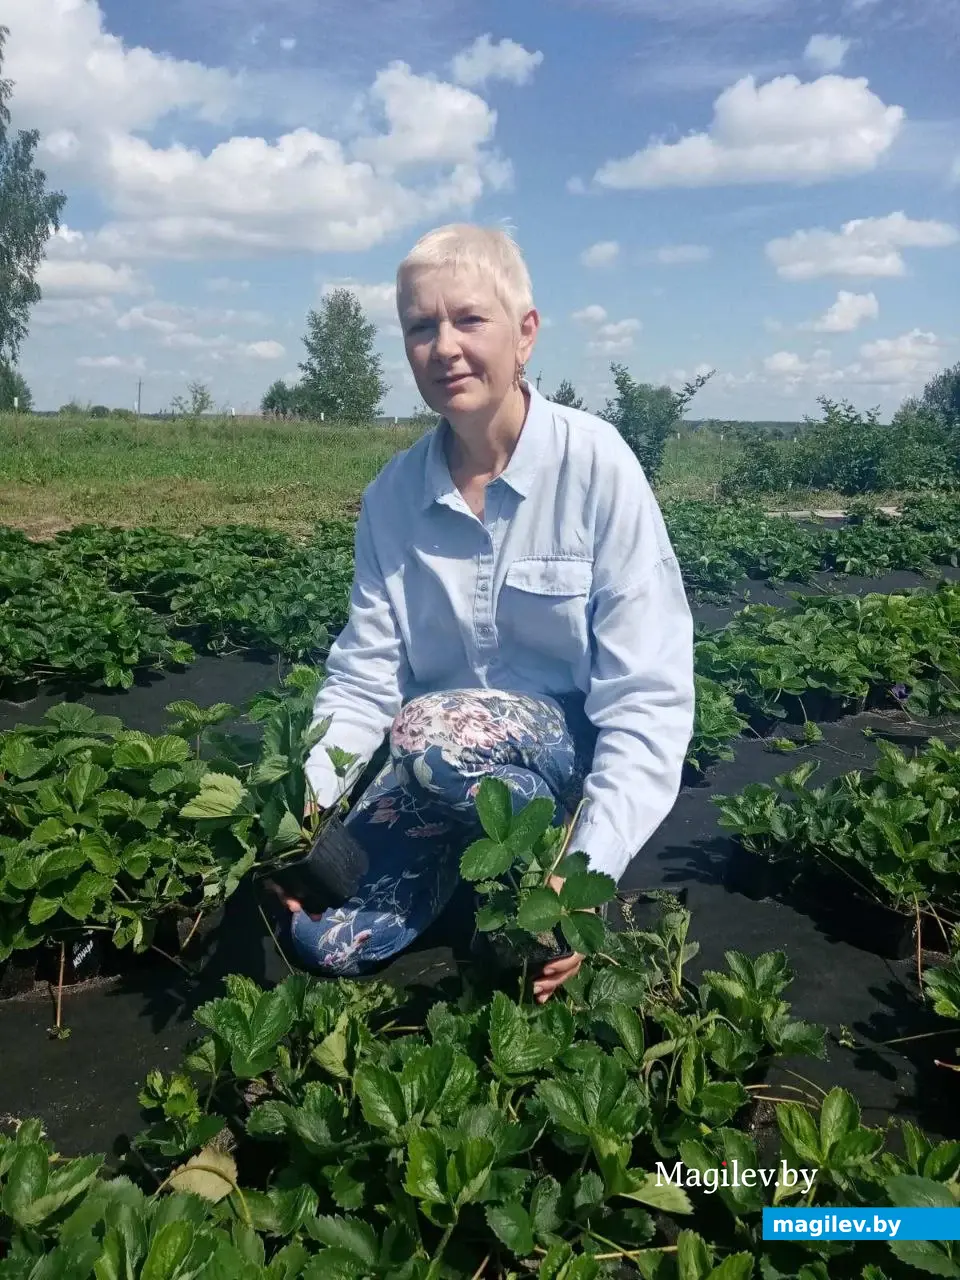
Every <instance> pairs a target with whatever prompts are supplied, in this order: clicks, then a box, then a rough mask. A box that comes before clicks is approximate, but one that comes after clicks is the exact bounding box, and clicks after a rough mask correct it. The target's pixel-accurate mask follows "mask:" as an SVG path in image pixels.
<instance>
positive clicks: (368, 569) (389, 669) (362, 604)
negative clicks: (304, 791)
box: [306, 488, 409, 809]
mask: <svg viewBox="0 0 960 1280" xmlns="http://www.w3.org/2000/svg"><path fill="white" fill-rule="evenodd" d="M369 493H370V489H369V488H368V489H367V490H366V492H365V493H364V496H363V503H362V505H361V509H360V518H359V520H358V521H357V529H356V535H355V538H354V552H355V561H356V567H355V570H354V578H353V587H352V589H351V593H350V613H349V617H348V619H347V625H346V626H345V627H344V629H343V631H341V633H340V635H339V636H338V637H337V639H336V640H335V641H334V643H333V645H332V647H331V649H330V654H329V657H328V658H327V661H326V670H327V678H326V681H325V682H324V684H323V686H322V687H321V689H320V691H319V693H318V695H317V699H316V702H315V704H314V720H313V723H314V724H318V723H320V722H321V721H322V720H325V719H326V718H327V717H328V716H329V717H330V718H331V719H330V726H329V728H328V730H327V732H326V734H325V735H324V736H323V738H321V740H320V741H319V742H318V743H317V745H316V746H315V747H314V748H313V750H312V751H311V753H310V756H309V758H308V760H307V765H306V775H307V783H308V792H312V794H313V797H314V798H315V802H316V806H317V807H319V808H321V809H327V808H329V807H330V806H331V805H333V804H334V803H336V801H337V800H338V799H339V798H340V797H341V796H342V795H344V794H345V793H346V792H348V791H349V790H350V788H351V787H352V786H353V784H354V782H356V780H357V778H358V777H359V776H360V774H361V773H362V772H363V770H364V768H365V767H366V765H367V763H368V762H369V760H370V758H371V757H372V756H373V754H374V752H375V751H376V750H377V748H378V747H379V746H380V744H381V743H382V741H383V737H384V734H385V733H387V731H388V730H389V728H390V726H391V724H392V723H393V720H394V718H395V717H396V715H397V713H398V712H399V710H400V706H401V703H402V701H403V687H404V681H405V678H406V675H407V672H408V670H409V667H408V663H407V657H406V649H405V646H404V642H403V637H402V636H401V634H400V629H399V626H398V625H397V619H396V614H395V613H394V610H393V606H392V605H391V603H390V599H389V596H388V594H387V588H386V583H385V582H384V578H383V573H382V571H381V568H380V563H379V561H378V559H377V553H376V547H375V544H374V539H373V530H372V526H371V519H373V518H375V517H371V514H370V509H369V504H368V495H369ZM327 747H339V748H340V749H341V750H342V751H345V752H348V753H350V754H351V755H353V754H355V755H356V756H357V759H356V760H355V761H354V763H353V764H352V765H351V766H350V767H349V769H348V770H347V773H346V775H345V776H344V777H343V778H340V777H338V776H337V773H336V771H335V769H334V767H333V764H332V762H331V760H330V757H329V756H328V754H327V750H326V748H327Z"/></svg>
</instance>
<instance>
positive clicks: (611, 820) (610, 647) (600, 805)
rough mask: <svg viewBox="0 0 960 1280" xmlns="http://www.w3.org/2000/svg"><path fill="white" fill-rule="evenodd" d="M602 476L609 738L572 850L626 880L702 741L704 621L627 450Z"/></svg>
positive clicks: (596, 711)
mask: <svg viewBox="0 0 960 1280" xmlns="http://www.w3.org/2000/svg"><path fill="white" fill-rule="evenodd" d="M603 470H604V475H602V476H601V477H600V480H601V483H602V496H601V497H600V498H599V499H598V508H597V538H596V545H595V553H594V595H593V600H592V608H591V615H592V616H591V631H592V649H593V652H592V663H591V679H590V687H589V690H588V691H587V697H586V704H585V710H586V712H587V715H588V716H589V718H590V720H591V721H592V723H593V724H594V725H595V727H596V728H597V730H598V737H597V743H596V748H595V751H594V757H593V764H592V769H591V772H590V773H589V775H588V776H587V778H586V780H585V782H584V797H585V799H586V801H587V804H586V805H585V806H584V810H583V812H582V815H581V818H580V820H579V822H578V823H577V827H576V829H575V831H574V834H573V838H572V840H571V842H570V848H571V849H577V850H580V851H581V852H583V853H585V854H587V856H588V858H589V860H590V865H591V867H593V868H594V869H595V870H597V871H605V872H606V873H607V874H608V875H611V876H613V878H614V879H615V880H619V879H620V877H621V876H622V875H623V873H624V871H625V870H626V868H627V866H628V865H629V863H630V861H631V859H632V858H633V857H634V855H635V854H636V853H637V851H638V850H639V849H640V848H642V846H643V845H644V844H645V843H646V842H647V840H649V839H650V837H651V836H652V835H653V833H654V831H656V829H657V827H659V825H660V824H661V822H663V820H664V818H666V816H667V814H668V813H669V812H670V810H671V809H672V808H673V805H674V803H675V802H676V798H677V794H678V792H679V790H680V776H681V773H682V770H683V763H684V759H685V758H686V753H687V750H688V748H689V744H690V738H691V735H692V733H693V716H694V681H693V619H692V616H691V613H690V606H689V604H688V602H687V597H686V592H685V590H684V585H683V580H682V578H681V575H680V569H679V566H678V564H677V561H676V557H675V555H674V553H673V548H672V546H671V545H670V541H669V536H668V534H667V530H666V526H665V524H664V521H663V517H662V515H661V513H660V509H659V507H658V505H657V502H656V498H655V497H654V495H653V492H652V490H651V488H650V486H649V484H648V482H647V480H646V477H645V476H644V474H643V470H642V468H641V467H640V464H639V463H638V462H637V460H636V458H635V457H634V456H633V454H632V453H631V451H630V450H629V448H628V447H627V446H626V444H625V443H624V444H622V448H621V447H620V442H619V441H618V442H615V444H614V447H613V448H612V449H611V450H610V451H609V455H608V457H607V459H606V465H605V466H604V468H603Z"/></svg>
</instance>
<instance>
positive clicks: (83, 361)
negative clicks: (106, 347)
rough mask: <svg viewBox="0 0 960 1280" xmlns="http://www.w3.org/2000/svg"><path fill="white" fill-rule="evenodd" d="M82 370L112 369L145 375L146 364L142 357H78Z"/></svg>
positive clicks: (78, 364)
mask: <svg viewBox="0 0 960 1280" xmlns="http://www.w3.org/2000/svg"><path fill="white" fill-rule="evenodd" d="M77 366H78V367H79V368H80V369H112V370H115V371H120V370H123V371H124V372H125V373H143V371H144V369H145V368H146V363H145V361H144V359H143V357H142V356H78V357H77Z"/></svg>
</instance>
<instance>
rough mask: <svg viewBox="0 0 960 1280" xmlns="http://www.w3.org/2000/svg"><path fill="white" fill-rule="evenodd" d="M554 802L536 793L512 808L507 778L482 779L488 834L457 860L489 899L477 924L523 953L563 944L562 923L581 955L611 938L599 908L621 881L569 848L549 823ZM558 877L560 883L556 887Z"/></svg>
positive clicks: (480, 808) (480, 810)
mask: <svg viewBox="0 0 960 1280" xmlns="http://www.w3.org/2000/svg"><path fill="white" fill-rule="evenodd" d="M555 809H556V806H555V805H554V803H553V801H552V800H547V799H537V800H532V801H531V802H530V803H529V804H527V805H525V806H524V807H523V808H522V809H521V810H520V811H519V812H518V813H516V814H515V813H513V808H512V798H511V792H510V789H509V787H508V786H507V785H506V783H505V782H502V781H501V780H500V779H499V778H485V779H484V780H483V782H482V784H481V786H480V790H479V793H478V795H477V814H478V816H479V818H480V821H481V823H482V825H483V829H484V832H485V836H484V838H482V839H480V840H476V841H474V843H473V844H471V845H470V846H469V848H468V849H467V850H466V851H465V852H464V854H463V856H462V858H461V860H460V874H461V875H462V876H463V878H464V880H467V881H469V882H471V883H472V884H473V885H474V888H475V890H476V892H477V893H478V894H479V895H480V896H481V897H482V898H484V899H486V902H485V905H484V906H483V907H482V908H481V909H480V911H479V912H478V913H477V928H478V930H479V931H480V932H481V933H486V934H490V935H492V936H493V937H494V938H495V939H496V940H497V941H501V942H503V943H505V944H506V946H507V947H508V948H511V949H513V951H514V952H515V954H516V955H517V956H519V957H520V958H521V959H522V958H525V957H526V958H532V957H533V956H534V955H536V956H538V957H539V955H540V952H541V950H543V951H544V958H545V957H546V956H549V955H550V954H551V953H555V952H557V951H559V949H560V939H558V938H557V936H556V934H555V930H556V929H557V928H558V927H559V929H560V932H561V935H562V938H563V940H565V942H566V943H567V944H568V947H569V949H570V950H572V951H579V952H581V954H583V955H592V954H593V953H594V952H597V951H600V950H601V949H602V947H603V944H604V941H605V939H606V934H607V930H606V927H605V925H604V922H603V920H602V918H601V917H600V916H598V915H596V914H595V911H596V908H598V907H603V906H604V905H605V904H606V903H608V902H610V901H611V899H612V898H613V897H614V895H615V894H616V888H617V886H616V882H615V881H614V880H613V879H612V878H611V877H610V876H607V875H603V874H601V873H600V872H598V871H590V870H589V869H588V866H587V859H586V858H585V857H584V855H583V854H581V853H572V854H567V853H566V849H565V842H564V831H563V829H562V828H561V827H558V826H554V825H552V824H553V818H554V813H555ZM554 879H557V880H559V881H562V882H563V883H562V887H560V888H559V891H558V890H556V889H554V888H553V887H551V883H550V882H551V880H554ZM534 941H535V944H536V945H535V944H534Z"/></svg>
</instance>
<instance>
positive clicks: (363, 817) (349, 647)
mask: <svg viewBox="0 0 960 1280" xmlns="http://www.w3.org/2000/svg"><path fill="white" fill-rule="evenodd" d="M397 306H398V311H399V315H400V321H401V325H402V328H403V335H404V343H405V346H406V353H407V358H408V360H409V362H410V367H411V369H412V371H413V375H414V378H415V380H416V383H417V387H418V388H419V390H420V393H421V395H422V396H423V398H424V400H425V401H426V402H427V404H428V405H429V406H430V407H431V408H432V409H434V410H435V411H436V412H437V413H438V414H440V415H442V418H441V421H440V423H439V425H438V426H437V428H436V429H435V430H434V431H432V432H430V433H428V434H427V435H425V436H424V437H423V438H422V439H421V440H419V441H417V443H416V444H414V445H413V446H411V448H409V449H407V450H405V451H404V452H402V453H399V454H397V455H396V456H395V457H393V458H392V459H391V460H390V462H389V463H387V465H386V466H385V467H384V469H383V470H382V471H381V472H380V474H379V475H378V476H377V477H376V479H375V480H374V481H373V482H372V483H371V484H370V485H369V486H368V487H367V489H366V490H365V492H364V495H363V503H362V509H361V513H360V517H359V522H358V525H357V532H356V570H355V578H354V583H353V590H352V595H351V601H350V614H349V620H348V622H347V625H346V627H345V629H344V630H343V632H342V633H341V634H340V636H339V638H338V639H337V641H336V643H335V644H334V645H333V647H332V649H331V652H330V656H329V659H328V662H327V673H328V674H327V680H326V683H325V684H324V686H323V688H322V689H321V690H320V693H319V696H318V698H317V702H316V720H317V721H318V722H319V721H320V720H322V719H325V718H326V717H328V716H329V717H330V718H331V722H330V727H329V729H328V731H327V734H326V736H325V737H324V738H323V739H322V741H321V742H320V743H319V744H318V746H317V747H316V748H315V749H314V751H313V753H312V754H311V757H310V759H309V761H308V765H307V776H308V780H309V783H310V785H311V787H312V789H313V793H314V795H315V796H316V799H317V804H318V806H319V807H321V808H324V809H325V808H327V807H329V806H331V805H333V804H334V803H335V802H336V801H337V799H338V798H339V797H340V796H342V795H343V794H344V793H345V792H346V791H348V790H349V789H350V788H351V787H352V786H353V784H354V783H355V782H356V780H357V777H358V776H359V774H360V773H361V771H362V769H363V767H364V766H365V765H366V764H367V763H368V762H369V761H370V759H371V757H372V756H373V754H374V752H375V751H376V750H377V748H378V747H379V746H380V745H381V744H382V742H383V740H384V736H385V735H386V734H387V733H389V735H390V759H389V761H388V763H387V764H386V766H385V767H384V768H383V769H382V770H381V771H380V773H379V774H378V776H377V777H376V779H375V781H374V782H373V783H372V784H371V786H370V787H369V788H368V789H367V790H366V791H365V792H364V794H363V796H362V797H361V798H360V800H359V802H358V803H357V804H356V806H355V807H354V809H353V810H352V812H351V813H350V814H349V816H348V817H347V819H346V822H347V823H348V825H349V826H350V831H351V833H352V835H353V836H354V837H355V838H356V839H357V840H358V841H359V842H360V843H361V844H362V845H363V846H364V847H365V849H366V850H367V852H368V854H369V858H370V872H369V875H368V877H367V878H366V880H365V881H364V883H363V884H362V885H361V886H360V888H359V890H358V892H357V894H356V895H355V897H354V898H352V899H351V900H350V901H349V902H348V903H347V904H346V906H344V907H343V908H339V909H337V910H329V911H326V912H324V913H323V914H322V915H320V916H317V917H311V916H308V915H307V914H306V913H305V912H304V911H302V910H301V907H300V904H299V902H297V901H296V900H293V899H291V898H289V897H287V898H284V901H285V902H286V905H287V906H288V907H289V909H290V910H291V912H292V913H293V919H292V928H291V932H292V937H293V941H294V945H295V947H296V949H297V951H298V953H299V955H300V957H301V959H302V960H303V962H304V963H305V964H306V965H307V966H309V967H313V968H320V969H323V970H324V971H326V972H335V973H339V974H356V973H360V972H363V971H364V969H365V968H367V967H369V966H370V965H372V964H375V963H378V962H380V961H382V960H384V959H386V958H387V957H389V956H391V955H393V954H395V953H396V952H398V951H400V950H402V949H403V948H404V947H406V946H407V945H409V943H410V942H411V941H412V940H413V939H414V938H415V937H417V936H418V935H419V934H420V933H422V932H423V931H424V929H426V928H427V926H428V925H429V924H431V923H432V922H433V921H434V920H435V919H436V918H437V916H438V915H439V914H440V912H441V911H442V910H443V908H444V906H445V904H446V903H447V901H448V900H449V898H450V897H451V895H452V893H453V891H454V889H455V887H456V885H457V882H458V868H459V860H460V855H461V853H462V852H463V850H464V848H465V847H466V846H467V844H469V843H470V842H471V841H472V840H474V839H476V838H477V836H478V835H479V834H480V827H479V822H478V819H477V815H476V807H475V803H474V796H475V794H476V791H477V788H478V786H479V780H480V779H481V778H482V777H483V776H485V775H493V776H495V777H499V778H502V779H504V780H505V781H506V782H507V784H508V785H509V786H510V787H511V789H512V790H513V792H514V799H515V803H516V805H517V807H519V806H521V805H522V804H524V803H526V802H527V801H528V800H531V799H533V798H534V797H535V796H548V797H550V798H551V799H553V800H554V801H555V802H556V803H557V806H558V816H557V821H563V819H564V816H565V814H566V815H569V814H572V813H573V811H574V809H575V808H576V805H577V801H578V798H579V796H580V795H581V792H582V794H583V796H584V798H585V800H586V802H587V803H586V804H585V806H584V809H583V811H582V815H581V818H580V819H579V820H578V823H577V827H576V830H575V831H574V833H573V837H572V840H571V843H570V849H571V850H574V849H578V850H581V851H582V852H584V853H585V854H587V856H588V858H589V861H590V865H591V866H592V867H593V868H595V869H596V870H599V871H605V872H607V873H608V874H610V875H612V876H613V877H614V878H615V879H619V877H620V876H621V875H622V873H623V871H624V870H625V868H626V866H627V864H628V863H629V861H630V860H631V858H632V857H633V855H634V854H635V853H636V851H637V850H638V849H639V848H640V847H641V846H642V845H643V844H644V842H645V841H646V840H647V839H648V838H649V837H650V835H651V834H652V833H653V831H654V830H655V829H656V828H657V826H659V824H660V823H661V821H662V820H663V818H664V817H665V816H666V815H667V813H668V812H669V811H670V809H671V808H672V806H673V804H674V801H675V800H676V796H677V792H678V790H679V786H680V773H681V769H682V766H683V761H684V757H685V754H686V750H687V747H688V745H689V741H690V735H691V732H692V727H693V623H692V619H691V614H690V610H689V607H688V604H687V600H686V596H685V594H684V589H683V584H682V582H681V578H680V573H679V570H678V567H677V562H676V559H675V557H674V554H673V550H672V548H671V545H670V541H669V538H668V536H667V532H666V528H665V526H664V523H663V519H662V517H661V514H660V511H659V508H658V506H657V503H656V500H655V499H654V497H653V494H652V492H651V490H650V487H649V485H648V483H647V481H646V479H645V477H644V474H643V472H642V470H641V468H640V465H639V463H638V462H637V460H636V458H635V457H634V455H633V453H632V452H631V451H630V449H629V448H628V446H627V445H626V444H625V442H624V441H623V439H622V437H621V436H620V434H619V433H618V432H617V431H616V429H615V428H614V427H612V426H610V425H609V424H608V423H606V422H603V421H602V420H601V419H599V418H596V417H594V416H593V415H591V414H588V413H583V412H581V411H579V410H575V409H567V408H563V407H561V406H558V405H554V404H551V403H550V402H549V401H547V400H546V399H544V398H543V397H542V396H540V395H539V394H538V392H537V391H536V390H534V389H533V388H532V387H531V386H530V384H529V383H528V382H527V381H526V379H525V377H524V366H525V364H526V362H527V360H528V359H529V358H530V354H531V352H532V350H533V346H534V342H535V340H536V336H537V331H538V328H539V323H540V319H539V315H538V313H537V311H536V309H535V308H534V305H533V297H532V291H531V285H530V278H529V275H528V273H527V269H526V266H525V265H524V262H523V259H522V257H521V255H520V252H519V250H518V248H517V246H516V245H515V244H514V242H513V241H512V240H511V239H510V237H509V236H508V235H507V234H506V233H505V232H503V231H499V230H488V229H484V228H480V227H474V226H465V225H454V226H448V227H442V228H440V229H439V230H436V231H433V232H430V233H429V234H428V235H426V236H424V237H423V239H421V240H420V241H419V242H418V243H417V245H416V246H415V247H414V249H413V250H412V252H411V253H410V254H409V255H408V256H407V258H405V259H404V261H403V262H402V263H401V265H400V268H399V270H398V273H397ZM332 746H336V747H340V748H341V749H342V750H344V751H346V752H349V753H354V754H355V755H356V757H357V759H356V761H355V763H354V765H353V766H352V767H351V769H350V770H349V771H348V773H347V774H346V776H345V777H344V778H342V779H341V778H338V777H337V775H336V773H335V772H334V769H333V766H332V764H331V762H330V759H329V756H328V755H327V751H326V748H327V747H332ZM555 887H559V886H558V885H557V886H555ZM581 959H582V957H579V956H573V957H569V958H566V959H560V960H556V961H554V962H552V963H551V964H549V965H547V966H546V967H545V968H544V970H543V971H542V973H541V974H540V975H539V976H538V977H537V978H536V980H535V983H534V994H535V997H536V998H537V999H538V1000H539V1001H540V1002H543V1001H545V1000H547V999H548V998H549V996H550V995H551V994H552V993H553V992H554V991H555V990H556V988H557V987H558V986H559V985H560V984H561V983H562V982H564V981H566V980H567V979H568V978H570V977H571V976H572V975H573V974H574V973H576V972H577V970H578V968H579V966H580V962H581Z"/></svg>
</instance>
